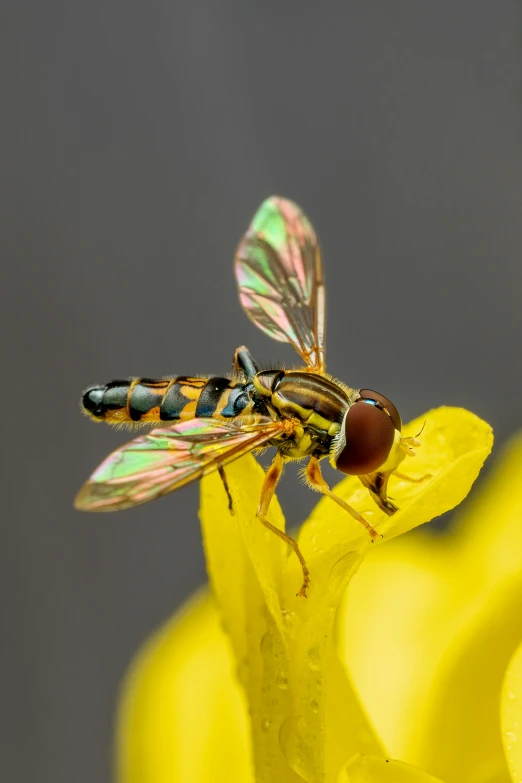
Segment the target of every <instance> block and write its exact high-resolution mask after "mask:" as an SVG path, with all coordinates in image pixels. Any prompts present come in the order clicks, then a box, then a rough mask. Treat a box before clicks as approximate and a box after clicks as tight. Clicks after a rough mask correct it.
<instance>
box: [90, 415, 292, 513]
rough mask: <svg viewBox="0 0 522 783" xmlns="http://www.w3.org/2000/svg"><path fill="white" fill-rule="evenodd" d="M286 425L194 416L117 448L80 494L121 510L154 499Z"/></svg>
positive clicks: (93, 504)
mask: <svg viewBox="0 0 522 783" xmlns="http://www.w3.org/2000/svg"><path fill="white" fill-rule="evenodd" d="M281 429H282V425H281V423H279V422H273V421H272V420H271V419H269V418H265V417H261V419H260V420H256V423H255V424H250V423H248V420H247V419H243V420H242V419H241V418H240V417H238V418H237V419H233V420H231V421H230V422H222V421H216V420H215V419H192V420H191V421H184V422H181V423H179V424H176V425H174V426H170V427H164V428H159V429H155V430H152V431H151V432H149V433H148V434H147V435H142V436H141V437H139V438H135V440H132V441H130V443H127V444H126V445H125V446H122V447H121V448H120V449H116V451H114V452H113V453H112V454H111V455H110V456H109V457H107V459H106V460H105V461H104V462H102V464H101V465H100V467H99V468H98V469H97V470H96V471H95V472H94V473H93V474H92V476H91V478H90V479H89V480H88V481H87V482H86V484H84V486H83V487H82V489H81V490H80V492H79V493H78V495H77V496H76V500H75V506H76V508H78V509H81V510H82V511H119V510H121V509H124V508H129V507H130V506H137V505H140V504H141V503H146V502H147V501H149V500H154V499H155V498H157V497H161V495H165V494H166V493H167V492H172V491H173V490H174V489H177V488H178V487H181V486H183V485H184V484H188V483H189V482H191V481H195V480H196V479H198V478H201V476H204V475H205V474H207V473H209V472H210V471H212V470H215V469H216V468H217V467H218V466H219V465H226V464H227V463H228V462H231V461H232V460H234V459H237V458H238V457H241V456H242V455H243V454H246V453H247V452H249V451H252V450H253V449H255V448H258V447H260V446H263V445H264V444H265V443H266V442H267V441H268V440H270V438H273V437H274V436H275V435H277V434H278V433H279V432H280V431H281Z"/></svg>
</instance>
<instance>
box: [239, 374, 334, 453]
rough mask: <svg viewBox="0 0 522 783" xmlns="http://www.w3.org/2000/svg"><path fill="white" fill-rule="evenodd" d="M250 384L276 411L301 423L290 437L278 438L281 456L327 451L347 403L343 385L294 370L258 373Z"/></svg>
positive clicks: (319, 376) (323, 377)
mask: <svg viewBox="0 0 522 783" xmlns="http://www.w3.org/2000/svg"><path fill="white" fill-rule="evenodd" d="M254 385H255V387H256V390H258V392H259V393H260V394H262V395H264V396H265V399H268V400H269V404H270V406H271V407H272V408H273V409H274V411H275V412H276V413H277V415H279V416H282V417H283V418H291V419H298V420H299V421H300V422H301V423H302V426H301V427H298V428H297V431H296V435H295V437H294V438H293V439H291V440H288V441H286V442H285V441H284V440H278V442H277V447H278V449H279V450H280V451H281V452H282V453H283V454H284V455H285V456H287V457H288V458H289V459H299V458H301V457H305V456H307V455H308V454H316V455H322V454H327V453H328V452H329V449H330V446H331V443H332V439H333V438H334V437H335V436H336V435H337V433H338V432H339V429H340V425H341V422H342V420H343V416H344V414H345V413H346V410H347V408H348V406H349V399H348V397H347V395H346V393H345V391H344V389H342V388H341V387H340V386H339V385H337V384H336V383H334V382H333V381H331V380H330V379H329V378H326V377H325V376H322V375H315V374H314V373H309V372H305V371H294V370H292V371H289V372H284V371H275V370H274V371H264V372H261V373H258V374H257V376H256V378H255V379H254Z"/></svg>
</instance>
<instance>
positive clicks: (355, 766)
mask: <svg viewBox="0 0 522 783" xmlns="http://www.w3.org/2000/svg"><path fill="white" fill-rule="evenodd" d="M338 783H441V781H440V780H439V779H438V778H433V777H432V776H431V775H427V774H426V773H425V772H423V771H422V770H420V769H417V768H416V767H411V766H410V765H409V764H403V763H402V762H400V761H392V760H391V759H382V758H374V757H372V756H362V757H357V758H355V759H354V760H353V761H352V762H350V763H348V764H347V766H346V768H345V769H344V770H343V772H342V773H341V774H340V775H339V780H338Z"/></svg>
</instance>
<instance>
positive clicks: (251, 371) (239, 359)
mask: <svg viewBox="0 0 522 783" xmlns="http://www.w3.org/2000/svg"><path fill="white" fill-rule="evenodd" d="M233 367H234V371H235V372H238V371H240V372H243V373H244V374H245V376H246V379H247V381H249V382H250V381H251V380H252V378H253V377H254V375H256V373H258V372H259V367H258V366H257V364H256V363H255V361H254V360H253V359H252V355H251V353H250V351H249V350H248V348H247V347H246V346H245V345H240V346H239V348H236V352H235V353H234V361H233Z"/></svg>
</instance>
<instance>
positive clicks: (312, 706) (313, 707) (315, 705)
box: [310, 699, 319, 712]
mask: <svg viewBox="0 0 522 783" xmlns="http://www.w3.org/2000/svg"><path fill="white" fill-rule="evenodd" d="M310 709H311V710H312V712H317V711H318V710H319V702H318V701H317V699H314V700H313V701H312V702H311V703H310Z"/></svg>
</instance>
